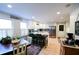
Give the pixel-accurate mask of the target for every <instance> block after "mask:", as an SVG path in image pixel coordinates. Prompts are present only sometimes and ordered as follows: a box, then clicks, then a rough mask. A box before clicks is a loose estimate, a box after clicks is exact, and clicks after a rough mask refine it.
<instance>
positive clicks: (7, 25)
mask: <svg viewBox="0 0 79 59" xmlns="http://www.w3.org/2000/svg"><path fill="white" fill-rule="evenodd" d="M6 36H11V37H12V22H11V20H4V19H0V39H1V38H2V37H6Z"/></svg>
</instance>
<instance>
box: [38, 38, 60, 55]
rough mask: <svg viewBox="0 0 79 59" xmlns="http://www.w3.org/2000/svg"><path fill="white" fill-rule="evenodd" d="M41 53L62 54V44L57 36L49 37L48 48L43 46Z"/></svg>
mask: <svg viewBox="0 0 79 59" xmlns="http://www.w3.org/2000/svg"><path fill="white" fill-rule="evenodd" d="M39 55H60V44H59V42H58V39H57V38H48V46H47V48H43V49H42V50H41V52H40V53H39Z"/></svg>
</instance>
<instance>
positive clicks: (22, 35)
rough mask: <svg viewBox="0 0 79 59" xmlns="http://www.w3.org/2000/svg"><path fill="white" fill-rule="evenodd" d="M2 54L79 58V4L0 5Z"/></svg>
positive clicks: (0, 52) (0, 53)
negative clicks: (76, 56)
mask: <svg viewBox="0 0 79 59" xmlns="http://www.w3.org/2000/svg"><path fill="white" fill-rule="evenodd" d="M0 55H79V3H0Z"/></svg>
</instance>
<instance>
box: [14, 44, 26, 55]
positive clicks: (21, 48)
mask: <svg viewBox="0 0 79 59" xmlns="http://www.w3.org/2000/svg"><path fill="white" fill-rule="evenodd" d="M25 54H26V44H22V45H16V46H13V55H25Z"/></svg>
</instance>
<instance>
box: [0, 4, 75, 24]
mask: <svg viewBox="0 0 79 59" xmlns="http://www.w3.org/2000/svg"><path fill="white" fill-rule="evenodd" d="M7 5H8V4H6V3H5V4H2V3H1V4H0V10H1V11H4V12H7V13H10V14H13V15H16V16H20V17H23V18H25V19H29V20H31V19H32V17H35V18H34V20H37V21H41V22H44V23H52V22H64V21H67V20H68V19H69V14H70V13H71V11H72V6H73V5H76V4H71V5H70V6H69V7H66V5H67V3H12V4H10V5H12V8H8V7H7ZM58 11H59V12H61V13H60V15H57V14H56V12H58Z"/></svg>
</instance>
